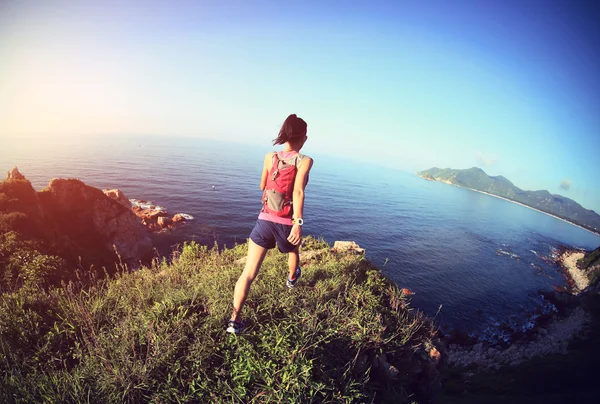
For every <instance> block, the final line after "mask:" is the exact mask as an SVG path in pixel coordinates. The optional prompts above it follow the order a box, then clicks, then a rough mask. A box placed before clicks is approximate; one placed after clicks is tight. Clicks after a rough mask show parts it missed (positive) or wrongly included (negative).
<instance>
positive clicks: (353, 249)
mask: <svg viewBox="0 0 600 404" xmlns="http://www.w3.org/2000/svg"><path fill="white" fill-rule="evenodd" d="M333 251H335V252H349V253H353V254H364V253H365V249H364V248H360V246H359V245H358V244H356V243H355V242H354V241H336V242H335V243H333Z"/></svg>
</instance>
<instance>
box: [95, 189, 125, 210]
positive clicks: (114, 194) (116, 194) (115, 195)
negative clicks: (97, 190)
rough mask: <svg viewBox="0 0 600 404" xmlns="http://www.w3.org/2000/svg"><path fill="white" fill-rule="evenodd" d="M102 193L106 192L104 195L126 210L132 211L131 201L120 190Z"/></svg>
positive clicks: (109, 190)
mask: <svg viewBox="0 0 600 404" xmlns="http://www.w3.org/2000/svg"><path fill="white" fill-rule="evenodd" d="M102 192H104V195H106V196H108V197H109V198H110V199H113V200H115V201H117V202H118V203H119V204H121V205H123V206H124V207H125V208H127V209H131V201H129V199H128V198H127V197H126V196H125V194H124V193H123V191H121V190H120V189H105V190H104V191H102Z"/></svg>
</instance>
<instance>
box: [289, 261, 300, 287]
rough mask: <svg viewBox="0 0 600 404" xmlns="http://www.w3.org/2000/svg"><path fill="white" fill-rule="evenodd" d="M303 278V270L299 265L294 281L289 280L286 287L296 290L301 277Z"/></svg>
mask: <svg viewBox="0 0 600 404" xmlns="http://www.w3.org/2000/svg"><path fill="white" fill-rule="evenodd" d="M301 276H302V270H301V269H300V265H298V268H296V273H295V274H294V280H291V279H290V278H288V280H287V282H286V285H287V287H288V288H290V289H291V288H295V287H296V282H298V279H300V277H301Z"/></svg>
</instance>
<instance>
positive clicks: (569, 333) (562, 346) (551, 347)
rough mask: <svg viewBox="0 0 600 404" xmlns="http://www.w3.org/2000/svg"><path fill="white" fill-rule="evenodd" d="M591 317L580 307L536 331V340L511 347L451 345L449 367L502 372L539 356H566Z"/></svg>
mask: <svg viewBox="0 0 600 404" xmlns="http://www.w3.org/2000/svg"><path fill="white" fill-rule="evenodd" d="M589 321H590V316H589V315H588V314H587V313H586V312H585V311H584V310H583V309H582V308H581V307H577V308H575V310H573V312H572V313H570V315H569V316H567V317H565V318H562V319H559V320H557V321H554V322H553V323H551V324H549V325H548V326H547V327H546V328H539V329H537V334H536V335H535V337H534V338H532V339H531V340H527V341H522V342H517V343H514V344H511V345H509V346H500V345H492V344H488V343H486V342H478V343H476V344H474V345H472V346H461V345H457V344H450V345H449V346H448V349H447V360H448V364H449V365H450V366H455V367H465V366H475V367H477V368H480V369H499V368H500V367H502V366H516V365H519V364H521V363H523V362H524V361H527V360H529V359H532V358H534V357H537V356H544V355H549V354H554V353H562V354H564V353H567V347H568V344H569V342H570V341H571V340H572V339H573V338H574V337H576V336H579V335H581V334H582V333H583V332H585V327H586V325H587V324H588V322H589Z"/></svg>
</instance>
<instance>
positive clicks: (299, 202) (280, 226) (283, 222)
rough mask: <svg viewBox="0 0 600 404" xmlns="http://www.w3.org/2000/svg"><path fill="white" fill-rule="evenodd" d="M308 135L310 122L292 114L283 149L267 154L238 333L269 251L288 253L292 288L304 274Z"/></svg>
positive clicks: (236, 310) (234, 323)
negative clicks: (300, 250) (302, 246)
mask: <svg viewBox="0 0 600 404" xmlns="http://www.w3.org/2000/svg"><path fill="white" fill-rule="evenodd" d="M307 138H308V137H307V136H306V122H304V120H303V119H301V118H298V117H297V116H296V114H292V115H290V116H288V117H287V119H286V120H285V122H284V123H283V126H282V127H281V130H280V131H279V136H277V138H276V139H275V140H273V145H283V146H284V147H283V150H282V151H280V152H272V153H268V154H267V155H266V156H265V160H264V164H263V171H262V177H261V179H260V189H261V190H263V191H264V192H263V208H262V210H261V212H260V214H259V215H258V220H257V221H256V224H255V226H254V229H253V230H252V233H250V240H249V241H248V258H247V260H246V266H245V268H244V272H242V275H241V276H240V278H239V279H238V281H237V283H236V284H235V290H234V292H233V313H232V314H231V320H229V323H228V324H227V332H229V333H233V334H237V333H239V332H241V331H242V330H243V329H244V324H243V323H242V321H241V318H240V317H241V316H240V312H241V310H242V306H243V305H244V302H245V301H246V297H247V296H248V291H249V290H250V285H251V284H252V281H254V278H256V275H257V274H258V270H259V269H260V266H261V264H262V262H263V260H264V258H265V254H266V253H267V250H269V249H271V248H274V247H275V245H277V246H278V247H279V251H281V252H282V253H288V266H289V274H288V278H287V282H286V284H287V286H288V288H293V287H295V286H296V283H297V282H298V278H300V276H301V275H302V271H301V270H300V258H299V255H298V246H299V245H300V241H301V240H302V225H303V224H304V220H303V219H302V213H303V210H304V188H305V187H306V184H307V183H308V173H309V172H310V169H311V167H312V164H313V160H312V159H311V158H310V157H308V156H305V155H302V154H300V149H302V146H304V143H305V142H306V139H307Z"/></svg>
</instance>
